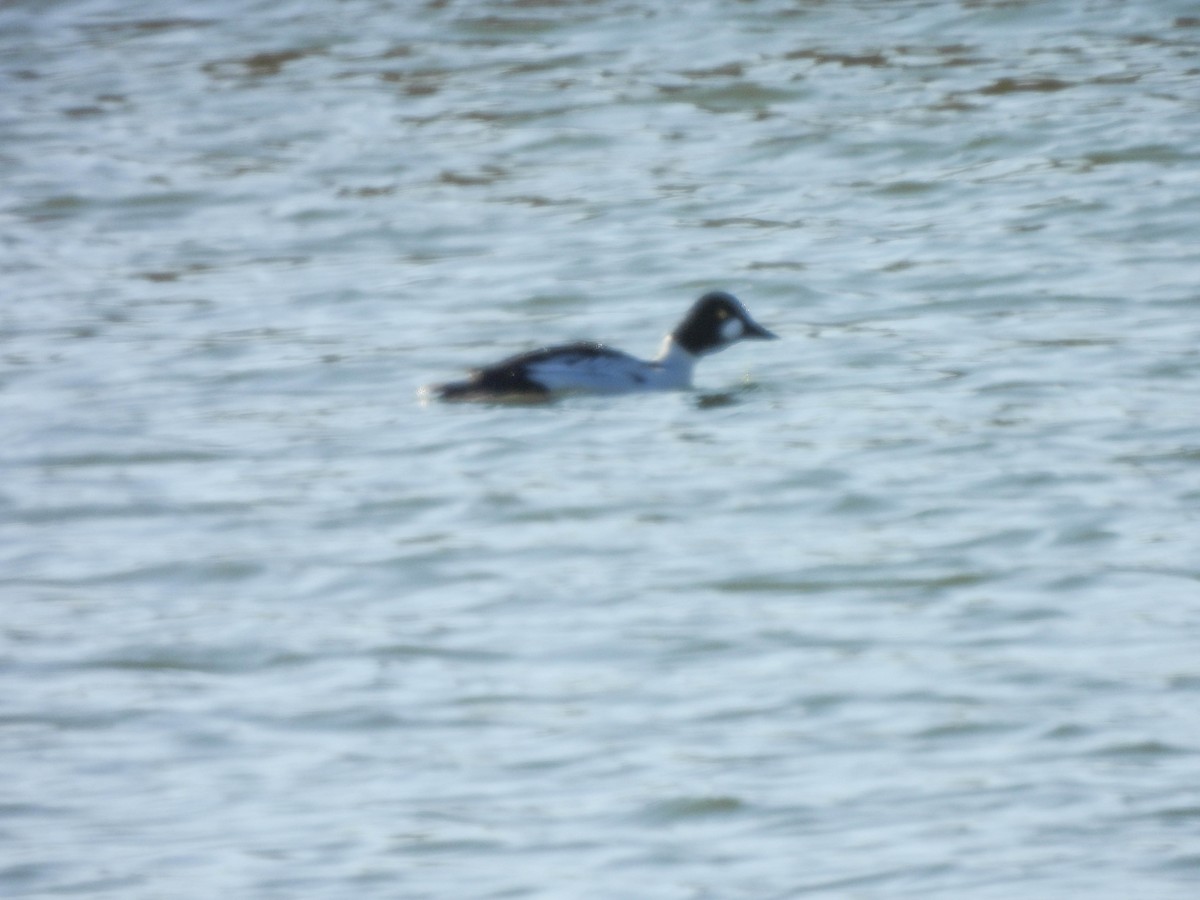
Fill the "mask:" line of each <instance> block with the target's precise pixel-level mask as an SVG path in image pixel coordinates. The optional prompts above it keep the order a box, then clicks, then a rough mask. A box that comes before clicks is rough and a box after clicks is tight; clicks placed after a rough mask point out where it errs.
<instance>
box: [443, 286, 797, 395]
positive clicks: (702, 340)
mask: <svg viewBox="0 0 1200 900" xmlns="http://www.w3.org/2000/svg"><path fill="white" fill-rule="evenodd" d="M777 337H778V335H775V334H772V333H771V332H770V331H767V329H765V328H763V327H762V326H761V325H759V324H758V323H757V322H755V321H754V320H753V319H752V318H750V313H748V312H746V307H744V306H742V304H741V301H739V300H738V299H737V297H735V296H733V294H729V293H726V292H725V291H712V292H710V293H707V294H705V295H704V296H703V297H701V298H700V299H699V300H697V301H696V302H695V304H693V306H692V308H691V309H690V310H688V313H687V315H686V316H684V317H683V321H682V322H680V323H679V325H678V326H676V328H675V330H674V331H672V332H671V333H670V334H668V335H667V336H666V338H665V339H664V340H663V343H662V347H661V348H660V349H659V351H658V356H656V357H654V359H652V360H649V361H646V360H641V359H637V358H635V357H633V356H630V355H629V354H628V353H622V352H621V351H620V350H613V349H612V348H610V347H606V346H604V345H603V344H597V343H593V342H591V341H579V342H576V343H573V344H562V345H560V346H556V347H545V348H543V349H541V350H533V351H530V352H528V353H520V354H517V355H516V356H510V357H508V358H507V359H502V360H501V361H500V362H498V363H495V364H493V365H490V366H484V367H482V368H478V369H472V370H471V376H470V377H469V378H467V379H466V380H465V381H454V382H450V383H448V384H433V385H429V386H427V387H426V388H423V389H422V393H423V394H425V395H427V396H432V397H436V398H438V399H440V400H483V401H488V400H491V401H496V400H546V399H550V398H551V397H553V396H554V395H556V394H579V393H584V394H626V393H634V392H640V391H669V390H679V389H681V388H688V387H691V384H692V369H693V368H694V367H695V365H696V361H697V360H698V359H699V358H700V357H702V356H708V355H709V354H712V353H718V352H720V351H721V350H724V349H725V348H726V347H729V346H731V345H732V344H736V343H737V342H738V341H742V340H746V339H748V338H752V339H759V340H772V339H775V338H777Z"/></svg>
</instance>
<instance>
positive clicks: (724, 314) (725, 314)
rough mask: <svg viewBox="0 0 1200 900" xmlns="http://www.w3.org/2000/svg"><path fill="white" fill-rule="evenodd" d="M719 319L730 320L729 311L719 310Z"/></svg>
mask: <svg viewBox="0 0 1200 900" xmlns="http://www.w3.org/2000/svg"><path fill="white" fill-rule="evenodd" d="M717 318H718V319H728V318H729V310H727V309H718V310H717Z"/></svg>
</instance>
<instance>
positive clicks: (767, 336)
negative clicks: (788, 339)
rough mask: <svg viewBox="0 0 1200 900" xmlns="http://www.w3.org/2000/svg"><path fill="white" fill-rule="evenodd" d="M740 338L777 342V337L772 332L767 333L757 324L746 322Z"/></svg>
mask: <svg viewBox="0 0 1200 900" xmlns="http://www.w3.org/2000/svg"><path fill="white" fill-rule="evenodd" d="M742 337H748V338H757V339H758V340H760V341H777V340H779V335H777V334H776V333H775V332H773V331H767V329H765V328H763V327H762V326H761V325H759V324H758V323H757V322H746V331H745V333H744V334H743V335H742Z"/></svg>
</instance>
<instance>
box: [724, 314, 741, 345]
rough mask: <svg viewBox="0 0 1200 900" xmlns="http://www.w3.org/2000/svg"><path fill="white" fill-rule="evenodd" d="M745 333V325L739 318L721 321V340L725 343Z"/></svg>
mask: <svg viewBox="0 0 1200 900" xmlns="http://www.w3.org/2000/svg"><path fill="white" fill-rule="evenodd" d="M745 333H746V326H745V325H743V324H742V320H741V319H727V320H726V321H724V322H722V323H721V340H722V341H724V342H725V343H729V342H730V341H736V340H737V339H738V338H740V337H741V336H742V335H743V334H745Z"/></svg>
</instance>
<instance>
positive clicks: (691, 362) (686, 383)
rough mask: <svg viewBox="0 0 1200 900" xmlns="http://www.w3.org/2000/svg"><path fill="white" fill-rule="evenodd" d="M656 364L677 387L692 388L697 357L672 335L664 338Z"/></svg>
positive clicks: (655, 359) (655, 360)
mask: <svg viewBox="0 0 1200 900" xmlns="http://www.w3.org/2000/svg"><path fill="white" fill-rule="evenodd" d="M654 364H655V365H657V366H658V367H659V368H661V369H662V371H663V374H664V375H665V376H666V377H667V378H668V379H669V380H670V381H671V383H672V384H674V385H675V386H677V387H691V385H692V370H693V369H694V368H695V367H696V357H695V356H693V355H692V354H691V353H688V352H687V351H686V350H684V349H683V347H682V346H680V344H679V343H678V342H677V341H676V340H675V338H673V337H671V335H669V334H668V335H667V336H666V337H665V338H663V342H662V346H661V347H659V349H658V356H656V357H654Z"/></svg>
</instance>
